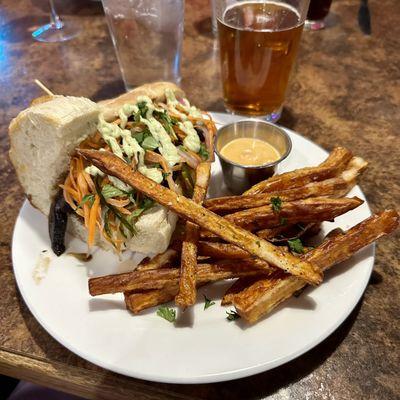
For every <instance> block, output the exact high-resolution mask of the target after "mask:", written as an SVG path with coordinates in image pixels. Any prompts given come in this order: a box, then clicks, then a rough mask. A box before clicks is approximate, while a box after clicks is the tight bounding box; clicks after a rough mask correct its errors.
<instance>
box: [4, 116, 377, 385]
mask: <svg viewBox="0 0 400 400" xmlns="http://www.w3.org/2000/svg"><path fill="white" fill-rule="evenodd" d="M214 117H215V119H216V121H217V122H219V123H228V122H232V121H233V120H235V119H236V117H232V116H229V115H226V114H214ZM288 133H289V135H290V137H291V139H292V141H293V151H292V154H291V155H290V156H289V158H288V159H287V160H286V161H285V163H284V165H282V168H281V170H291V169H294V168H298V167H303V166H306V165H315V164H318V163H320V162H321V161H322V160H323V159H324V158H325V157H326V155H327V153H326V152H325V151H324V150H322V149H321V148H320V147H318V146H317V145H315V144H313V143H312V142H310V141H309V140H307V139H305V138H303V137H302V136H300V135H299V134H296V133H294V132H292V131H289V130H288ZM223 191H224V189H223V185H222V177H221V171H220V165H219V163H218V162H216V163H215V165H214V167H213V180H212V187H211V190H210V192H211V194H212V195H217V194H220V193H222V192H223ZM351 195H355V196H358V197H360V198H362V199H364V200H365V197H364V195H363V193H362V192H361V190H360V189H359V188H358V187H356V188H354V190H352V193H351ZM369 215H370V210H369V208H368V205H367V203H364V204H363V205H362V206H360V207H358V208H357V209H356V210H353V211H351V212H349V213H347V214H345V215H344V216H341V217H339V218H337V219H336V221H335V223H326V224H324V231H325V232H326V231H329V230H331V229H333V228H334V227H338V226H339V227H341V228H344V229H348V228H349V227H351V226H353V225H355V224H356V223H358V222H360V221H361V220H363V219H365V218H367V217H368V216H369ZM49 248H50V243H49V239H48V234H47V220H46V218H45V217H44V216H43V215H41V214H40V213H39V212H37V211H36V210H35V209H33V208H32V207H31V206H30V205H29V204H28V203H27V202H25V203H24V205H23V207H22V209H21V212H20V214H19V216H18V219H17V222H16V225H15V231H14V237H13V244H12V256H13V264H14V273H15V277H16V280H17V284H18V287H19V290H20V292H21V294H22V296H23V298H24V300H25V302H26V304H27V305H28V307H29V309H30V310H31V312H32V313H33V315H34V316H35V317H36V319H37V320H38V321H39V323H40V324H41V325H42V326H43V327H44V328H45V329H46V330H47V332H49V334H50V335H51V336H53V337H54V338H55V339H56V340H58V341H59V342H60V343H61V344H63V345H64V346H65V347H67V348H68V349H69V350H71V351H73V352H74V353H76V354H78V355H79V356H81V357H83V358H85V359H87V360H89V361H91V362H92V363H94V364H97V365H99V366H101V367H104V368H107V369H109V370H112V371H115V372H118V373H121V374H124V375H128V376H132V377H135V378H141V379H147V380H150V381H158V382H169V383H206V382H218V381H225V380H230V379H236V378H241V377H245V376H248V375H252V374H256V373H258V372H262V371H266V370H268V369H271V368H274V367H277V366H279V365H281V364H283V363H286V362H288V361H290V360H292V359H294V358H295V357H298V356H299V355H301V354H303V353H305V352H306V351H307V350H309V349H311V348H312V347H314V346H316V345H317V344H318V343H320V342H321V341H322V340H324V339H325V338H326V337H327V336H328V335H329V334H330V333H331V332H333V331H334V330H335V329H336V328H337V327H338V326H339V325H340V324H341V323H342V322H343V321H344V319H345V318H346V317H347V316H348V315H349V314H350V312H351V310H352V309H353V308H354V307H355V305H356V304H357V302H358V300H359V299H360V297H361V295H362V293H363V292H364V289H365V287H366V285H367V282H368V279H369V276H370V273H371V271H372V267H373V263H374V248H373V246H370V247H368V248H366V249H364V250H362V251H361V252H359V253H358V254H357V255H356V256H354V257H353V258H352V259H351V260H349V261H348V262H346V263H343V264H342V265H339V266H336V267H335V268H333V270H332V271H329V272H328V273H327V274H326V278H325V282H324V283H323V284H322V285H321V286H319V287H318V288H310V289H307V290H306V291H305V292H304V293H303V294H302V295H301V296H300V297H299V298H292V299H291V300H289V301H287V302H285V303H284V305H281V306H280V307H278V309H277V310H276V311H274V312H273V313H272V314H271V315H270V316H269V317H267V318H265V319H264V320H262V321H260V322H259V323H257V324H255V325H254V326H251V327H248V326H246V325H245V324H243V322H240V320H238V321H237V322H229V321H228V320H227V319H226V318H225V317H226V314H225V309H224V308H222V307H221V306H220V305H219V301H217V304H216V305H215V306H213V307H210V308H208V309H207V310H203V296H202V293H205V294H207V296H208V297H209V298H211V299H216V298H217V296H218V295H220V294H221V293H222V290H223V288H226V287H227V284H224V283H222V284H219V285H218V284H217V285H212V286H210V287H204V288H201V289H200V290H199V292H200V294H199V300H198V303H197V304H196V305H195V306H194V307H193V309H192V310H188V311H186V312H185V313H184V314H183V315H179V318H178V322H177V323H176V324H171V323H169V322H167V321H165V320H164V319H162V318H160V317H158V316H157V315H156V313H155V309H150V310H148V311H146V312H144V313H143V314H142V315H138V316H133V315H132V314H130V313H129V312H127V311H126V310H125V306H124V303H123V297H122V295H120V294H115V295H107V296H101V297H97V298H91V297H90V296H89V294H88V291H87V278H88V274H95V275H99V274H104V273H107V272H108V273H110V272H115V266H116V265H117V264H118V263H119V261H118V259H117V258H116V257H115V256H113V255H112V254H109V253H107V252H103V251H97V252H96V253H95V255H94V257H93V260H92V261H91V262H89V263H87V265H85V266H83V265H79V262H78V261H77V260H76V259H75V258H73V257H71V256H66V255H63V256H61V257H59V258H57V257H55V256H54V255H51V263H50V266H49V268H48V272H47V274H46V276H45V278H44V279H43V280H42V281H41V283H40V284H36V283H35V282H34V280H33V278H32V274H33V270H34V266H35V263H36V260H37V259H38V257H39V256H40V254H41V251H42V250H44V249H47V250H48V249H49ZM84 248H85V246H84V245H83V243H82V242H80V241H79V240H77V239H72V240H71V241H70V243H69V250H70V249H74V250H75V251H76V250H79V249H81V250H83V249H84ZM49 254H51V252H50V251H47V253H46V255H49ZM227 309H230V307H228V308H227Z"/></svg>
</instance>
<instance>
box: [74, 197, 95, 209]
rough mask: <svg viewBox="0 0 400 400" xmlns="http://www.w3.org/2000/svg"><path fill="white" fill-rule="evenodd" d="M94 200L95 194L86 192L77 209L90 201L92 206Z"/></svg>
mask: <svg viewBox="0 0 400 400" xmlns="http://www.w3.org/2000/svg"><path fill="white" fill-rule="evenodd" d="M93 202H94V194H85V195H84V196H83V198H82V201H81V202H80V203H79V204H78V206H77V207H76V210H77V209H78V208H82V207H83V205H84V204H85V203H89V205H90V207H92V205H93Z"/></svg>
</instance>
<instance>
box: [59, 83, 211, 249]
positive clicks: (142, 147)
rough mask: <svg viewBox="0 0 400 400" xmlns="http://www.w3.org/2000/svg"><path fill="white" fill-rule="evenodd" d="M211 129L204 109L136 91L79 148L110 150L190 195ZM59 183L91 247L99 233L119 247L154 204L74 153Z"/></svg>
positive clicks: (207, 149)
mask: <svg viewBox="0 0 400 400" xmlns="http://www.w3.org/2000/svg"><path fill="white" fill-rule="evenodd" d="M215 132H216V127H215V124H214V123H213V121H212V119H211V117H210V116H209V115H208V114H207V113H206V112H203V111H201V110H199V109H197V108H196V107H195V106H193V105H191V104H190V103H189V101H188V100H187V99H186V98H179V99H178V98H176V96H175V93H174V92H173V91H172V90H166V92H165V102H161V101H160V102H154V101H152V99H150V97H148V96H140V97H138V99H137V101H136V103H135V104H124V105H123V107H122V108H121V109H120V110H119V113H118V118H117V119H116V120H115V121H112V122H107V121H105V119H104V117H103V116H102V115H100V116H99V121H98V125H97V132H96V133H95V134H94V135H92V136H90V137H88V138H86V139H85V140H83V141H82V142H81V143H80V145H79V146H78V147H79V148H81V149H96V150H100V151H110V152H113V153H114V154H115V155H116V156H118V157H120V158H121V159H122V160H124V161H125V162H126V163H128V164H129V165H131V166H132V169H136V170H138V171H139V172H140V173H142V174H143V175H145V176H146V177H148V178H149V179H152V180H153V181H155V182H157V183H159V184H161V185H164V186H168V187H169V188H170V189H171V190H174V191H175V192H180V193H181V192H182V193H183V194H184V195H186V196H188V197H191V196H192V193H193V187H194V182H195V169H196V167H197V165H198V164H199V163H200V162H201V161H207V160H210V161H211V160H212V159H213V137H214V135H215ZM61 187H62V189H63V195H64V199H65V201H66V202H67V203H68V204H69V205H70V206H71V208H72V209H73V210H74V212H75V213H76V214H77V215H79V216H80V217H81V218H82V219H83V222H84V225H85V227H86V229H87V232H88V236H87V244H88V246H89V248H90V247H91V246H92V245H93V244H94V242H95V237H96V232H98V233H99V234H100V235H101V236H102V237H104V238H105V239H106V240H107V241H108V242H109V243H110V244H111V245H112V246H113V247H114V248H115V250H116V251H117V252H121V251H122V250H124V249H125V248H126V247H127V246H126V244H127V242H128V241H129V240H130V239H131V238H132V236H133V235H135V234H137V233H138V232H137V229H136V226H135V223H136V221H137V219H138V218H139V217H140V216H141V215H143V214H144V213H145V212H146V211H147V210H149V209H151V208H152V207H153V206H154V202H153V201H152V200H151V199H148V198H146V197H145V196H143V195H142V194H141V193H139V192H137V191H135V190H133V188H131V187H130V186H129V185H126V184H125V183H123V182H122V181H120V180H119V179H117V178H115V177H113V176H109V175H105V174H104V173H103V172H102V171H100V170H99V169H98V168H97V167H95V166H93V165H90V164H89V163H88V162H87V161H86V160H84V159H83V158H82V157H81V156H78V155H73V156H72V157H71V160H70V168H69V173H68V175H67V177H66V179H65V181H64V184H63V185H61Z"/></svg>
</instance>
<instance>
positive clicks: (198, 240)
mask: <svg viewBox="0 0 400 400" xmlns="http://www.w3.org/2000/svg"><path fill="white" fill-rule="evenodd" d="M78 152H79V154H81V155H82V156H83V157H85V158H87V159H88V160H90V161H91V162H92V163H93V164H94V165H96V166H97V167H98V168H100V169H101V170H102V171H103V172H105V173H106V174H109V175H113V176H115V177H117V178H119V179H121V180H122V181H123V182H125V183H126V184H128V185H130V186H132V187H133V188H135V189H136V190H138V191H140V192H142V193H144V194H145V195H146V196H148V197H150V198H152V199H153V200H154V201H156V202H158V203H160V204H162V205H164V206H165V207H167V208H168V209H171V210H172V211H174V212H175V213H177V214H178V215H179V216H180V217H181V221H182V222H183V224H182V226H183V228H184V229H177V232H175V237H174V238H173V240H172V242H171V245H170V248H169V249H168V250H167V251H165V252H164V253H163V254H159V255H157V256H155V257H154V258H153V259H150V260H148V259H147V260H145V261H143V262H142V263H141V264H140V265H139V266H138V268H137V269H136V270H135V271H133V272H128V273H124V274H118V275H108V276H103V277H98V278H92V279H90V280H89V292H90V294H91V295H93V296H97V295H101V294H107V293H117V292H122V293H124V296H125V302H126V306H127V308H128V309H129V310H131V311H132V312H133V313H139V312H140V311H142V310H144V309H147V308H149V307H154V306H158V305H160V304H163V303H167V302H169V301H172V300H174V299H175V303H176V304H177V305H178V306H180V307H181V308H183V309H185V308H186V307H189V306H191V305H193V304H194V303H195V301H196V289H197V288H198V287H199V286H202V285H206V284H210V283H212V282H216V281H220V280H223V279H235V280H234V281H233V285H232V286H231V287H230V288H229V289H228V290H227V292H226V293H225V295H224V296H223V298H222V302H221V304H222V305H228V304H232V305H233V306H234V307H235V309H236V313H237V316H240V317H242V318H243V319H244V320H246V321H248V322H251V323H253V322H256V321H258V320H259V319H260V318H261V317H263V316H265V315H266V314H268V313H269V312H270V311H271V310H272V309H274V308H275V307H276V306H277V305H278V304H280V303H282V302H283V301H284V300H286V299H287V298H290V297H291V296H292V295H293V294H295V293H296V292H298V291H299V290H300V289H302V288H303V287H305V286H306V285H307V284H312V285H318V284H320V283H321V282H322V277H323V272H324V271H325V270H327V269H328V268H330V267H332V266H334V265H336V264H338V263H340V262H342V261H344V260H346V259H348V258H350V257H351V256H352V255H353V254H354V253H355V252H357V251H358V250H359V249H361V248H362V247H365V246H367V245H369V244H370V243H372V242H374V241H375V240H377V239H378V238H380V237H382V236H384V235H387V234H389V233H391V232H392V231H393V230H395V229H396V227H397V226H398V224H399V215H398V213H397V212H396V211H394V210H386V211H383V212H381V213H380V214H377V215H374V216H372V217H370V218H368V219H366V220H365V221H363V222H361V223H359V224H358V225H356V226H354V227H353V228H351V229H349V230H348V231H346V232H343V231H340V230H339V231H338V230H335V231H333V232H331V233H330V234H328V235H327V237H326V238H325V239H324V241H323V242H322V243H321V244H319V245H318V246H317V247H315V248H309V247H306V246H304V245H303V244H302V241H301V238H304V237H305V238H307V237H310V236H313V235H315V234H316V233H317V232H318V231H319V226H320V224H321V223H322V222H323V221H332V220H334V218H336V217H337V216H339V215H342V214H344V213H346V212H348V211H350V210H352V209H354V208H356V207H358V206H359V205H360V204H362V203H363V201H362V200H360V199H359V198H357V197H353V198H348V197H344V196H345V195H346V193H348V192H349V191H350V190H351V188H352V187H353V186H354V185H355V184H356V181H357V177H358V176H359V175H360V173H361V172H362V171H363V170H364V169H365V168H366V166H367V163H366V162H365V161H364V160H363V159H362V158H360V157H355V156H353V155H352V153H351V152H350V151H349V150H347V149H344V148H341V147H338V148H335V149H334V150H333V151H332V153H331V154H330V155H329V157H328V158H327V159H326V160H325V161H324V162H323V163H322V164H320V165H318V166H316V167H309V168H301V169H298V170H295V171H292V172H288V173H284V174H281V175H275V176H274V177H272V178H270V179H267V180H265V181H263V182H260V183H258V184H257V185H255V186H253V187H252V188H251V189H249V190H248V191H247V192H245V193H244V194H243V195H241V196H230V197H220V198H214V199H208V200H204V199H205V195H206V192H207V187H208V183H209V179H210V164H209V163H208V162H203V163H201V164H200V165H199V166H198V167H197V170H196V174H197V176H196V186H195V190H194V194H193V198H192V200H190V199H188V198H186V197H184V196H182V195H179V194H177V193H175V192H173V191H171V190H169V189H168V188H165V187H163V186H160V185H158V184H156V183H155V182H153V181H151V180H149V179H147V178H146V177H144V176H143V175H141V174H140V173H139V172H137V171H133V170H132V169H131V167H130V166H128V165H127V164H125V163H124V162H123V161H122V160H121V159H119V158H118V157H115V156H114V155H113V154H111V153H107V152H99V151H95V150H79V151H78ZM202 204H203V205H202ZM303 240H304V239H303ZM179 266H180V268H179Z"/></svg>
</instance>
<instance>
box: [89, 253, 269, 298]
mask: <svg viewBox="0 0 400 400" xmlns="http://www.w3.org/2000/svg"><path fill="white" fill-rule="evenodd" d="M275 271H276V268H273V267H271V266H269V265H268V264H267V263H265V261H262V260H259V259H256V260H254V259H247V260H240V261H237V262H233V261H232V260H223V261H218V262H216V263H214V264H198V266H197V271H196V272H197V273H196V282H197V283H204V282H207V281H210V282H212V281H218V280H221V279H230V278H237V277H240V276H251V275H263V274H264V275H270V274H271V273H272V272H275ZM179 275H180V270H179V268H161V269H152V270H148V271H133V272H126V273H123V274H115V275H106V276H101V277H97V278H91V279H89V293H90V294H91V295H92V296H98V295H101V294H108V293H118V292H127V291H144V290H150V289H162V288H164V287H166V286H171V285H175V284H178V282H179Z"/></svg>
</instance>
